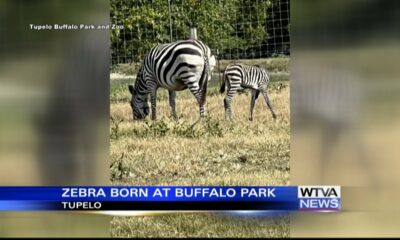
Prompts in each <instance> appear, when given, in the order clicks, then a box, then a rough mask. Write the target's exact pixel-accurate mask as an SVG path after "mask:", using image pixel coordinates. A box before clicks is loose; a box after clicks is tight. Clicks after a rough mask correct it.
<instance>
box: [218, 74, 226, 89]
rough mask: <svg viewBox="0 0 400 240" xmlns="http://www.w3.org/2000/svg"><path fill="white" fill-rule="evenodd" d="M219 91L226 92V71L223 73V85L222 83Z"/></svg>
mask: <svg viewBox="0 0 400 240" xmlns="http://www.w3.org/2000/svg"><path fill="white" fill-rule="evenodd" d="M219 92H220V93H224V92H225V71H224V73H223V74H222V85H221V88H220V89H219Z"/></svg>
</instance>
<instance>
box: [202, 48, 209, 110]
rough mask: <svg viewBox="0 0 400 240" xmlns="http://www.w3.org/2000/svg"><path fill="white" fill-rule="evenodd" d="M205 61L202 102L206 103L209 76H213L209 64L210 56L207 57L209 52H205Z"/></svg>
mask: <svg viewBox="0 0 400 240" xmlns="http://www.w3.org/2000/svg"><path fill="white" fill-rule="evenodd" d="M203 60H204V68H203V74H202V75H203V77H204V78H203V79H202V80H203V83H202V84H201V85H202V92H201V101H202V102H205V101H206V95H207V84H208V76H209V75H211V69H210V65H209V62H208V56H207V52H205V55H204V57H203Z"/></svg>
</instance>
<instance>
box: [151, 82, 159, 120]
mask: <svg viewBox="0 0 400 240" xmlns="http://www.w3.org/2000/svg"><path fill="white" fill-rule="evenodd" d="M150 102H151V120H153V121H155V120H157V88H153V89H152V90H151V92H150Z"/></svg>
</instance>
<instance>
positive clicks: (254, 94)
mask: <svg viewBox="0 0 400 240" xmlns="http://www.w3.org/2000/svg"><path fill="white" fill-rule="evenodd" d="M257 93H260V91H259V90H254V89H252V90H251V100H250V117H249V120H250V121H253V109H254V105H256V99H257V96H258V94H257Z"/></svg>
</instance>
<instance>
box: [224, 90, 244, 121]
mask: <svg viewBox="0 0 400 240" xmlns="http://www.w3.org/2000/svg"><path fill="white" fill-rule="evenodd" d="M236 85H237V84H233V83H228V91H227V92H226V96H225V98H224V107H225V119H228V118H229V120H233V118H234V114H233V111H232V100H233V96H235V94H236V92H237V90H238V88H239V87H238V86H236ZM239 85H240V83H239Z"/></svg>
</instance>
